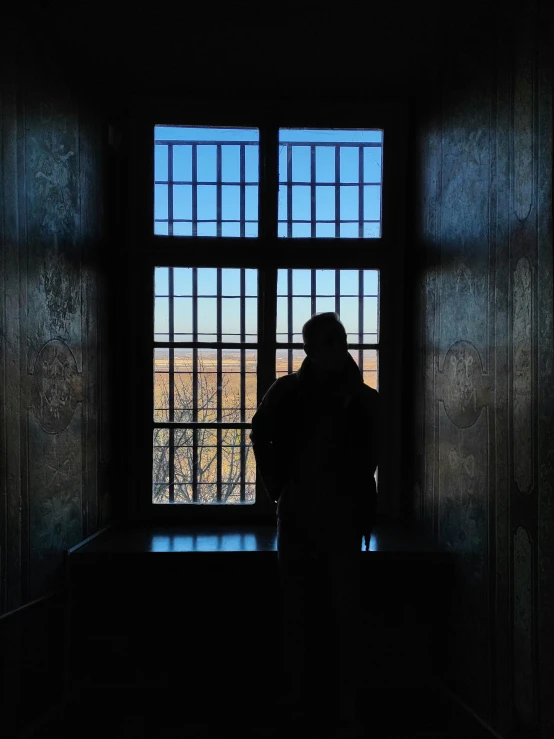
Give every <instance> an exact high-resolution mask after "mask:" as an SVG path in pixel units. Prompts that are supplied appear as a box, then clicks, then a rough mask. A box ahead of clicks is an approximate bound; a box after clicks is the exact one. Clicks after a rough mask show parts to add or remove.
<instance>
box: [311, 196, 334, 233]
mask: <svg viewBox="0 0 554 739" xmlns="http://www.w3.org/2000/svg"><path fill="white" fill-rule="evenodd" d="M315 216H316V219H317V220H318V221H334V220H335V188H334V187H330V186H329V185H327V186H320V187H316V190H315ZM329 225H330V226H331V227H332V230H333V234H334V233H335V226H334V224H329Z"/></svg>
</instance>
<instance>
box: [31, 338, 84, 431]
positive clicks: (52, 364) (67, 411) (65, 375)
mask: <svg viewBox="0 0 554 739" xmlns="http://www.w3.org/2000/svg"><path fill="white" fill-rule="evenodd" d="M32 374H33V380H32V382H31V408H32V410H33V413H34V414H35V416H36V417H37V419H38V421H39V423H40V425H41V427H42V428H43V430H44V431H46V432H47V433H49V434H58V433H60V431H63V430H64V429H65V428H67V426H68V425H69V423H70V422H71V419H72V418H73V414H74V412H75V406H76V405H77V403H78V402H79V401H80V400H81V397H82V389H81V377H80V374H79V372H78V371H77V363H76V361H75V357H74V356H73V353H72V351H71V349H70V348H69V347H68V346H67V344H65V343H64V342H63V341H59V340H58V339H52V340H51V341H48V342H47V343H46V344H44V346H43V347H42V349H41V350H40V352H39V355H38V357H37V360H36V362H35V366H34V370H33V373H32Z"/></svg>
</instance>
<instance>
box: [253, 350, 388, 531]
mask: <svg viewBox="0 0 554 739" xmlns="http://www.w3.org/2000/svg"><path fill="white" fill-rule="evenodd" d="M378 405H379V394H378V393H377V391H376V390H374V389H373V388H370V387H369V386H368V385H366V384H365V383H364V382H363V378H362V375H361V372H360V370H359V368H358V366H357V364H356V362H355V361H354V360H353V359H352V357H351V356H350V354H349V355H348V361H347V363H346V366H345V370H344V372H343V373H341V375H340V376H338V377H337V381H336V382H335V383H333V385H332V386H327V387H323V386H321V384H320V383H318V381H317V376H316V374H315V372H314V369H313V366H312V364H311V362H310V360H309V359H308V358H306V359H305V360H304V362H303V363H302V366H301V367H300V369H299V370H298V372H294V373H292V374H290V375H286V376H284V377H281V378H279V379H278V380H276V381H275V382H274V383H273V385H272V386H271V387H270V388H269V390H268V391H267V393H266V394H265V396H264V398H263V400H262V402H261V403H260V405H259V407H258V410H257V411H256V413H255V415H254V417H253V419H252V432H251V434H250V439H251V441H252V446H253V450H254V456H255V458H256V463H257V466H258V472H259V474H260V476H261V479H262V482H263V483H264V487H265V488H266V491H267V492H268V494H269V495H270V497H271V498H272V499H273V500H275V501H276V502H277V503H278V506H277V514H278V516H279V517H280V518H284V517H286V516H289V515H292V516H297V517H301V516H302V515H305V516H313V515H315V514H317V513H318V512H319V511H321V512H322V514H323V515H327V516H328V517H329V518H331V519H332V517H333V515H334V512H338V511H339V510H347V509H348V510H349V511H350V513H349V516H350V517H351V518H352V519H353V521H354V522H355V527H356V528H357V533H358V534H360V535H362V534H364V535H366V536H368V535H369V533H370V532H371V529H372V528H373V525H374V523H375V508H376V503H377V491H376V486H375V470H376V468H377V464H378V460H379V452H378V445H379V432H378V428H379V407H378ZM324 428H326V429H327V431H325V430H324ZM324 489H327V490H328V493H327V495H326V496H325V495H323V490H324ZM326 508H332V509H334V510H325V509H326ZM336 520H337V521H340V520H341V519H340V517H337V519H336Z"/></svg>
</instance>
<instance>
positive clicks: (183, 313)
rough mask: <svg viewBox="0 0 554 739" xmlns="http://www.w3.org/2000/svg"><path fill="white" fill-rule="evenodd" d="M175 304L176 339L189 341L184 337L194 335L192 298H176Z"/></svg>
mask: <svg viewBox="0 0 554 739" xmlns="http://www.w3.org/2000/svg"><path fill="white" fill-rule="evenodd" d="M173 305H174V319H173V321H174V328H175V341H187V339H185V338H183V334H184V335H186V336H190V335H192V299H191V298H175V299H174V301H173Z"/></svg>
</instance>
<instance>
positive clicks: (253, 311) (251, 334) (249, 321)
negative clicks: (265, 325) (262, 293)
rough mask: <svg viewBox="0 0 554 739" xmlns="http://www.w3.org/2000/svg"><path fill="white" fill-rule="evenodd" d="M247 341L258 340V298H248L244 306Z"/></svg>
mask: <svg viewBox="0 0 554 739" xmlns="http://www.w3.org/2000/svg"><path fill="white" fill-rule="evenodd" d="M244 323H245V329H246V337H245V341H257V340H258V300H257V298H246V300H245V306H244Z"/></svg>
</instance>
